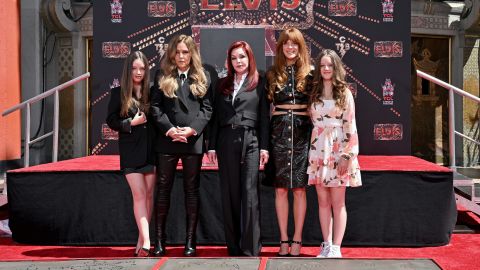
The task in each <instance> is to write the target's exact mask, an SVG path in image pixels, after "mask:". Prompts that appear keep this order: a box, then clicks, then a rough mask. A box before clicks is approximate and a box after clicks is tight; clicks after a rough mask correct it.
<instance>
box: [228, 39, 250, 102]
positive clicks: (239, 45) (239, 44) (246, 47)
mask: <svg viewBox="0 0 480 270" xmlns="http://www.w3.org/2000/svg"><path fill="white" fill-rule="evenodd" d="M237 48H242V49H243V50H244V51H245V53H246V54H247V57H248V75H247V77H246V78H245V81H246V82H247V83H248V85H247V88H246V91H252V90H253V89H255V87H257V84H258V71H257V63H256V62H255V56H254V55H253V51H252V48H251V47H250V45H248V43H247V42H245V41H235V42H233V43H232V44H231V45H230V47H229V48H228V52H227V77H226V78H225V79H224V80H223V81H222V83H221V85H220V88H219V89H220V91H221V92H222V93H223V94H225V95H229V94H231V93H232V92H233V80H234V78H235V69H234V68H233V64H232V59H231V57H232V51H233V50H235V49H237Z"/></svg>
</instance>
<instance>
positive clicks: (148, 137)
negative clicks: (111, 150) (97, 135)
mask: <svg viewBox="0 0 480 270" xmlns="http://www.w3.org/2000/svg"><path fill="white" fill-rule="evenodd" d="M120 92H121V90H120V87H116V88H113V89H112V90H111V93H110V102H109V103H108V115H107V124H108V126H109V127H110V128H111V129H113V130H115V131H118V148H119V150H120V167H121V169H124V168H136V167H140V166H143V165H146V164H152V165H154V164H155V160H154V155H153V138H154V137H155V134H154V132H155V130H154V127H153V125H152V117H151V113H149V114H147V123H145V124H142V125H137V126H131V125H130V122H131V119H133V117H134V116H135V114H136V110H134V109H131V110H129V112H128V117H122V116H120V110H121V107H122V102H121V97H120Z"/></svg>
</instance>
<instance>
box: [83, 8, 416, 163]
mask: <svg viewBox="0 0 480 270" xmlns="http://www.w3.org/2000/svg"><path fill="white" fill-rule="evenodd" d="M94 8H95V12H94V27H93V28H94V29H93V30H94V53H93V58H94V62H93V70H92V73H93V75H92V77H93V85H92V90H91V93H90V98H91V100H90V102H91V107H90V108H91V111H90V113H91V115H90V116H91V117H90V140H89V142H90V145H89V148H90V154H115V153H118V149H117V144H116V139H117V136H116V134H115V132H112V131H111V130H110V129H108V127H107V126H106V124H105V116H106V110H107V104H108V100H109V93H110V89H111V88H113V87H115V86H117V85H118V84H119V81H118V80H119V77H120V74H121V69H122V65H123V60H124V58H125V57H126V55H128V54H129V53H130V52H131V51H135V50H141V51H143V52H144V53H145V54H146V55H147V56H148V58H149V60H150V66H151V68H152V75H153V74H154V73H153V72H155V70H156V69H157V68H158V61H159V59H160V58H161V57H162V56H163V54H164V53H165V50H166V44H167V43H168V41H169V40H170V39H171V38H172V36H174V35H176V34H189V35H190V34H191V35H193V37H194V38H195V39H196V40H197V39H199V40H200V46H201V48H203V49H202V52H204V53H205V54H206V51H208V52H209V53H211V54H212V55H217V54H218V55H219V56H220V57H224V55H225V49H224V47H225V45H221V46H220V45H219V44H217V43H216V42H212V40H213V39H208V38H206V39H204V38H201V37H200V38H199V37H198V35H199V34H200V33H199V32H198V31H196V30H195V29H198V28H202V27H233V26H235V27H236V28H240V29H241V28H247V27H264V28H265V39H264V40H265V55H264V56H263V57H264V61H265V63H266V66H267V67H268V66H269V65H270V64H271V63H272V59H273V56H274V55H273V54H274V52H273V50H274V47H275V37H278V34H279V32H280V31H281V30H282V29H284V28H286V27H290V26H295V27H297V28H299V29H301V31H302V32H303V34H304V36H305V39H306V40H307V42H308V47H309V50H310V52H311V55H312V57H315V56H316V55H318V53H319V51H320V50H321V49H323V48H331V49H334V50H336V51H337V52H338V53H339V55H341V56H342V59H343V61H344V62H345V65H346V69H347V72H348V76H347V80H348V82H349V83H350V88H351V89H352V91H353V92H354V94H355V96H356V108H357V109H356V111H357V123H358V130H359V138H360V153H361V154H370V155H371V154H378V155H380V154H385V155H406V154H410V148H411V147H410V1H393V0H375V1H357V0H328V1H326V0H324V1H314V0H291V1H278V0H268V1H266V0H264V1H242V0H238V1H230V0H228V1H227V0H189V1H147V0H109V1H94ZM247 32H248V31H247ZM270 34H271V35H270ZM202 35H203V34H202ZM236 38H237V39H248V36H247V35H243V34H242V35H237V37H236ZM259 41H260V40H259ZM252 44H255V45H257V44H256V42H254V41H252ZM259 58H261V56H258V55H257V59H259Z"/></svg>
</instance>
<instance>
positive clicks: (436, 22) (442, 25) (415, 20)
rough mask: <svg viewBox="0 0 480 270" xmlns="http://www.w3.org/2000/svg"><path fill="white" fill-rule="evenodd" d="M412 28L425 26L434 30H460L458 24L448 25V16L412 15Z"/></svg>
mask: <svg viewBox="0 0 480 270" xmlns="http://www.w3.org/2000/svg"><path fill="white" fill-rule="evenodd" d="M411 28H424V29H432V30H458V27H457V26H456V25H450V26H449V25H448V17H444V16H428V15H423V16H417V15H413V14H412V17H411Z"/></svg>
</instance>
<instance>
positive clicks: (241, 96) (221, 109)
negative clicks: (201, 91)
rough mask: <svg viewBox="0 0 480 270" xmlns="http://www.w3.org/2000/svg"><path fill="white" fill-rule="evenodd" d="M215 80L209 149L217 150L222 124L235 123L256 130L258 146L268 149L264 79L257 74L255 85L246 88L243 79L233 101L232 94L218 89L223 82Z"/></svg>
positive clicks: (268, 113)
mask: <svg viewBox="0 0 480 270" xmlns="http://www.w3.org/2000/svg"><path fill="white" fill-rule="evenodd" d="M223 80H225V79H221V80H219V81H218V89H217V90H216V91H215V103H214V116H213V119H212V123H211V130H210V138H209V144H208V149H209V150H215V149H217V147H218V145H217V137H218V134H219V131H220V129H221V128H222V127H223V126H228V125H236V126H246V127H249V128H254V129H256V130H257V138H258V142H259V144H258V146H259V148H260V149H265V150H268V143H269V128H270V127H269V122H270V103H269V102H268V99H267V96H266V90H265V79H264V78H263V77H261V76H260V78H259V79H258V84H257V87H256V88H255V89H253V90H251V91H246V86H247V85H246V84H247V82H246V81H245V82H244V83H243V85H242V86H241V87H240V89H239V90H238V93H237V95H236V96H235V101H234V102H232V94H230V95H225V94H223V93H222V89H219V88H220V87H221V85H222V83H223Z"/></svg>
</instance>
